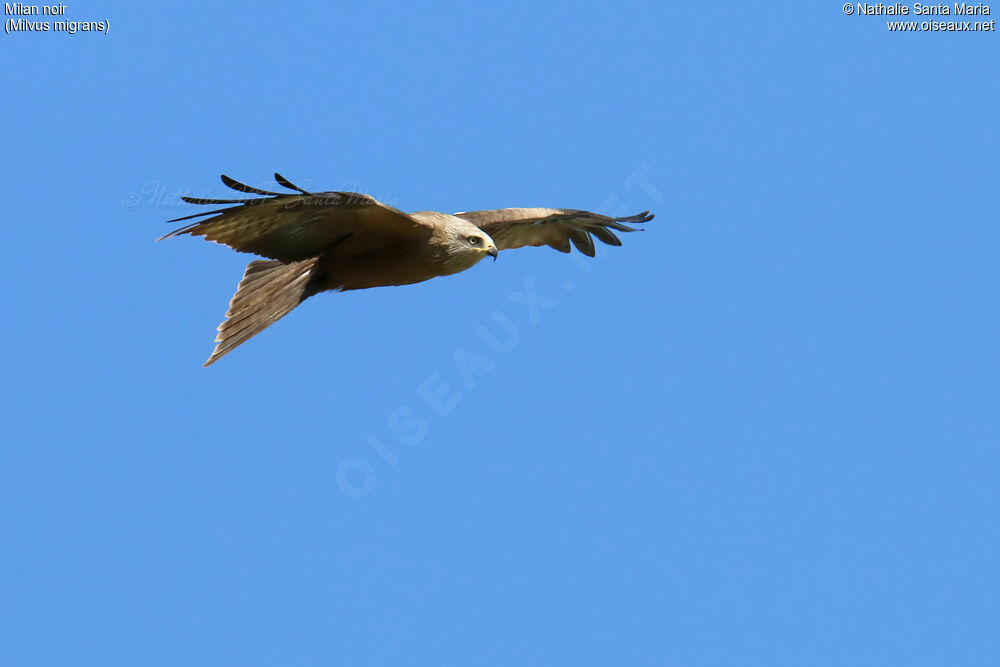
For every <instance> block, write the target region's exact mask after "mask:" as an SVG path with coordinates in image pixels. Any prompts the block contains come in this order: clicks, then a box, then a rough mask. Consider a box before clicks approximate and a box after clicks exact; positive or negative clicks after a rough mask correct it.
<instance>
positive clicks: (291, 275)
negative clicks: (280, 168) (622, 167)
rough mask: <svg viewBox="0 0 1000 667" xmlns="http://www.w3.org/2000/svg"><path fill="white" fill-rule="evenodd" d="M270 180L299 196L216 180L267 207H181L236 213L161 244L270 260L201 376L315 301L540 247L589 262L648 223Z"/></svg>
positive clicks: (249, 278)
mask: <svg viewBox="0 0 1000 667" xmlns="http://www.w3.org/2000/svg"><path fill="white" fill-rule="evenodd" d="M275 179H276V181H277V182H278V183H279V184H280V185H282V186H284V187H286V188H288V189H290V190H294V191H296V193H297V194H285V193H275V192H270V191H267V190H260V189H258V188H254V187H252V186H248V185H245V184H243V183H239V182H237V181H234V180H233V179H231V178H229V177H227V176H223V177H222V180H223V182H224V183H225V184H226V185H227V186H229V187H231V188H233V189H234V190H238V191H240V192H246V193H250V194H256V195H263V196H265V197H266V198H259V199H240V200H233V199H200V198H194V197H184V198H183V199H184V200H185V201H187V202H189V203H193V204H236V206H233V207H231V208H226V209H219V210H215V211H210V212H208V213H198V214H195V215H191V216H186V217H184V218H178V219H177V220H186V219H190V218H198V217H204V216H212V217H209V218H208V219H207V220H204V221H201V222H196V223H192V224H189V225H187V226H185V227H182V228H181V229H178V230H175V231H173V232H171V233H169V234H167V235H166V236H164V237H162V238H168V237H171V236H177V235H180V234H191V235H193V236H204V237H205V238H206V239H208V240H210V241H216V242H218V243H223V244H225V245H228V246H230V247H231V248H233V249H235V250H238V251H241V252H251V253H254V254H257V255H262V256H264V257H267V258H269V259H268V260H255V261H253V262H250V264H249V265H248V266H247V269H246V272H245V273H244V274H243V279H242V280H241V281H240V284H239V287H238V288H237V290H236V294H235V295H234V296H233V299H232V301H231V302H230V305H229V311H228V312H227V313H226V320H225V321H224V322H223V323H222V324H221V325H220V326H219V335H218V337H217V338H216V341H217V345H216V348H215V351H214V352H213V353H212V356H211V357H209V359H208V361H207V362H206V363H205V365H206V366H207V365H209V364H211V363H213V362H215V361H216V360H217V359H219V358H220V357H222V356H223V355H225V354H227V353H228V352H230V351H231V350H232V349H233V348H235V347H236V346H238V345H240V344H242V343H244V342H245V341H246V340H248V339H249V338H251V337H252V336H254V335H256V334H257V333H259V332H261V331H263V330H264V329H265V328H267V327H268V326H270V325H271V324H273V323H274V322H276V321H277V320H278V319H280V318H281V317H283V316H285V315H286V314H288V313H289V312H290V311H291V310H292V309H294V308H295V307H296V306H297V305H298V304H300V303H301V302H302V301H304V300H305V299H307V298H309V297H310V296H312V295H314V294H318V293H320V292H324V291H328V290H335V291H345V290H358V289H368V288H371V287H388V286H398V285H410V284H413V283H419V282H423V281H425V280H429V279H431V278H436V277H438V276H445V275H451V274H455V273H459V272H461V271H465V270H466V269H468V268H471V267H472V266H474V265H475V264H476V263H478V262H479V261H480V260H482V259H483V257H485V256H486V255H491V256H492V257H493V258H494V259H496V256H497V253H498V251H499V250H502V249H508V248H519V247H523V246H531V245H534V246H538V245H548V246H550V247H552V248H555V249H557V250H559V251H561V252H569V251H570V242H571V241H572V243H573V245H575V246H576V247H577V248H578V249H579V250H580V251H581V252H583V253H584V254H587V255H590V256H591V257H592V256H593V255H594V243H593V239H592V238H591V234H592V235H594V236H596V237H597V238H598V239H600V240H601V241H603V242H605V243H608V244H610V245H621V241H619V240H618V238H617V237H616V236H615V235H614V233H612V232H611V231H610V230H611V229H614V230H617V231H623V232H630V231H635V228H633V227H629V226H627V225H625V224H622V223H623V222H645V221H647V220H649V219H651V218H652V216H651V215H648V212H645V213H641V214H639V215H636V216H631V217H628V218H609V217H607V216H603V215H598V214H595V213H588V212H586V211H577V210H571V209H545V208H528V209H496V210H491V211H474V212H468V213H456V214H454V215H449V214H447V213H439V212H437V211H419V212H417V213H409V214H407V213H403V212H402V211H399V210H397V209H395V208H392V207H390V206H386V205H385V204H382V203H380V202H378V201H376V200H375V199H372V198H371V197H368V196H367V195H362V194H357V193H351V192H321V193H316V194H313V193H310V192H307V191H305V190H303V189H302V188H299V187H298V186H295V185H292V184H291V183H290V182H289V181H288V180H287V179H285V178H283V177H282V176H281V175H280V174H275ZM172 222H174V221H172Z"/></svg>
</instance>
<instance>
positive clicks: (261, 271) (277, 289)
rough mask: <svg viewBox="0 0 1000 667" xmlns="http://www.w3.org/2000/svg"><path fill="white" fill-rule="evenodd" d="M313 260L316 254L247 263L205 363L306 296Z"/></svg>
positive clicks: (263, 327)
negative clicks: (293, 259)
mask: <svg viewBox="0 0 1000 667" xmlns="http://www.w3.org/2000/svg"><path fill="white" fill-rule="evenodd" d="M315 264H316V258H313V259H307V260H304V261H301V262H292V263H289V264H285V263H283V262H276V261H273V260H256V261H253V262H250V263H249V264H247V269H246V271H245V272H244V273H243V279H242V280H240V284H239V287H237V288H236V294H234V295H233V299H232V301H230V302H229V310H228V311H227V312H226V320H225V321H224V322H223V323H222V324H220V325H219V335H218V336H216V337H215V341H216V345H215V351H213V352H212V356H210V357H209V358H208V361H206V362H205V365H206V366H209V365H211V364H213V363H215V362H216V361H218V359H219V358H220V357H223V356H225V355H226V354H228V353H229V352H231V351H232V350H233V349H234V348H236V347H237V346H239V345H242V344H243V343H245V342H246V341H248V340H250V339H251V338H252V337H254V336H256V335H257V334H259V333H260V332H261V331H263V330H264V329H266V328H268V327H269V326H271V325H272V324H274V323H275V322H277V321H278V320H280V319H281V318H282V317H284V316H285V315H287V314H288V313H290V312H291V311H292V310H293V309H294V308H295V306H297V305H299V304H300V303H302V301H303V300H305V299H306V297H308V296H310V294H309V293H308V292H307V291H306V290H307V287H308V286H309V278H310V276H311V275H312V269H313V266H314V265H315Z"/></svg>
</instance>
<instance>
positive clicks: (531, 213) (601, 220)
mask: <svg viewBox="0 0 1000 667" xmlns="http://www.w3.org/2000/svg"><path fill="white" fill-rule="evenodd" d="M455 215H456V216H457V217H459V218H463V219H465V220H468V221H469V222H471V223H472V224H474V225H476V226H477V227H479V228H480V229H482V230H483V231H484V232H486V233H487V234H489V235H490V236H491V237H492V238H493V242H494V243H496V244H497V248H499V249H500V250H509V249H511V248H522V247H524V246H543V245H547V246H549V247H550V248H555V249H556V250H558V251H559V252H569V251H570V241H572V242H573V245H575V246H576V248H577V250H579V251H580V252H582V253H583V254H584V255H587V256H588V257H593V256H594V239H593V237H594V236H596V237H597V238H598V239H599V240H601V241H603V242H604V243H607V244H608V245H621V244H622V242H621V241H620V240H619V239H618V237H617V236H615V233H614V232H613V231H611V230H615V231H619V232H635V231H640V230H639V229H637V228H636V227H629V226H628V225H626V224H623V223H626V222H630V223H637V222H638V223H641V222H647V221H649V220H652V219H653V216H652V214H650V212H649V211H644V212H642V213H639V214H637V215H631V216H628V217H624V218H611V217H608V216H606V215H600V214H598V213H591V212H589V211H576V210H573V209H560V208H498V209H494V210H492V211H469V212H465V213H456V214H455Z"/></svg>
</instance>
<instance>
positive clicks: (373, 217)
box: [157, 174, 431, 262]
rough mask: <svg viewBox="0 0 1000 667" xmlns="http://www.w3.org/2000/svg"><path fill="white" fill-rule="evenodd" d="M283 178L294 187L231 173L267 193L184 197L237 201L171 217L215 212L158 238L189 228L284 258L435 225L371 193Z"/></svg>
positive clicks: (380, 241)
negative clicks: (314, 188)
mask: <svg viewBox="0 0 1000 667" xmlns="http://www.w3.org/2000/svg"><path fill="white" fill-rule="evenodd" d="M274 178H275V180H276V181H277V182H278V184H280V185H282V186H284V187H286V188H288V189H290V190H295V191H296V193H295V194H281V193H276V192H269V191H267V190H261V189H259V188H255V187H252V186H249V185H245V184H243V183H240V182H238V181H235V180H233V179H231V178H229V177H228V176H223V177H222V182H223V183H225V184H226V185H227V186H229V187H230V188H232V189H234V190H238V191H240V192H246V193H249V194H255V195H263V197H262V198H259V199H201V198H198V197H182V199H183V200H184V201H186V202H188V203H190V204H205V205H214V204H237V205H236V206H232V207H230V208H223V209H216V210H213V211H208V212H206V213H195V214H194V215H188V216H184V217H183V218H176V219H174V220H171V221H170V222H178V221H180V220H190V219H191V218H200V217H203V216H212V217H210V218H208V219H207V220H202V221H200V222H193V223H190V224H188V225H186V226H184V227H181V228H180V229H176V230H174V231H172V232H170V233H169V234H167V235H165V236H162V237H160V239H157V240H158V241H159V240H162V239H166V238H170V237H173V236H178V235H180V234H190V235H192V236H204V237H205V238H206V239H207V240H209V241H215V242H216V243H223V244H225V245H227V246H229V247H230V248H233V249H234V250H238V251H240V252H251V253H254V254H257V255H261V256H263V257H268V258H270V259H276V260H279V261H282V262H297V261H301V260H303V259H308V258H310V257H316V256H317V255H320V254H322V253H323V252H324V251H326V250H328V249H329V248H331V247H333V246H334V245H336V244H338V243H340V242H341V241H345V240H347V239H348V238H350V239H351V245H352V246H355V247H356V248H357V249H358V250H366V249H374V248H378V247H384V246H386V245H394V244H395V243H399V242H405V241H415V240H419V239H422V238H427V237H428V236H429V235H430V232H431V229H430V228H429V227H428V226H426V225H424V224H422V223H420V222H418V221H417V220H414V219H413V218H411V217H410V216H408V215H407V214H405V213H403V212H402V211H399V210H397V209H395V208H392V207H391V206H386V205H385V204H382V203H381V202H379V201H377V200H375V199H373V198H372V197H369V196H368V195H362V194H357V193H354V192H318V193H311V192H307V191H305V190H303V189H302V188H299V187H298V186H295V185H292V184H291V183H290V182H289V181H288V179H286V178H284V177H282V176H281V175H280V174H275V175H274Z"/></svg>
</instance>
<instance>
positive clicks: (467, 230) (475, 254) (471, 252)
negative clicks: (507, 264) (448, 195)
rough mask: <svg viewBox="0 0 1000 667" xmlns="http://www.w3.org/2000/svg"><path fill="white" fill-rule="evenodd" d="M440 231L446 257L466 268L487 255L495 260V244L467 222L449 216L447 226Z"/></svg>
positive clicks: (485, 234) (484, 233)
mask: <svg viewBox="0 0 1000 667" xmlns="http://www.w3.org/2000/svg"><path fill="white" fill-rule="evenodd" d="M442 231H443V236H444V238H443V241H444V243H445V245H446V246H447V253H448V256H449V257H451V258H454V259H456V260H458V261H460V262H461V263H463V264H465V267H466V268H468V267H470V266H472V265H473V264H475V263H476V262H478V261H479V260H481V259H482V258H483V257H486V256H487V255H489V256H490V257H492V258H493V259H494V261H495V260H496V258H497V254H498V249H497V244H496V243H494V242H493V239H492V238H490V235H489V234H487V233H486V232H484V231H483V230H481V229H480V228H479V227H477V226H475V225H474V224H472V223H471V222H469V221H468V220H463V219H462V218H457V217H455V216H451V215H449V216H448V224H447V225H445V226H444V229H443V230H442Z"/></svg>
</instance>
